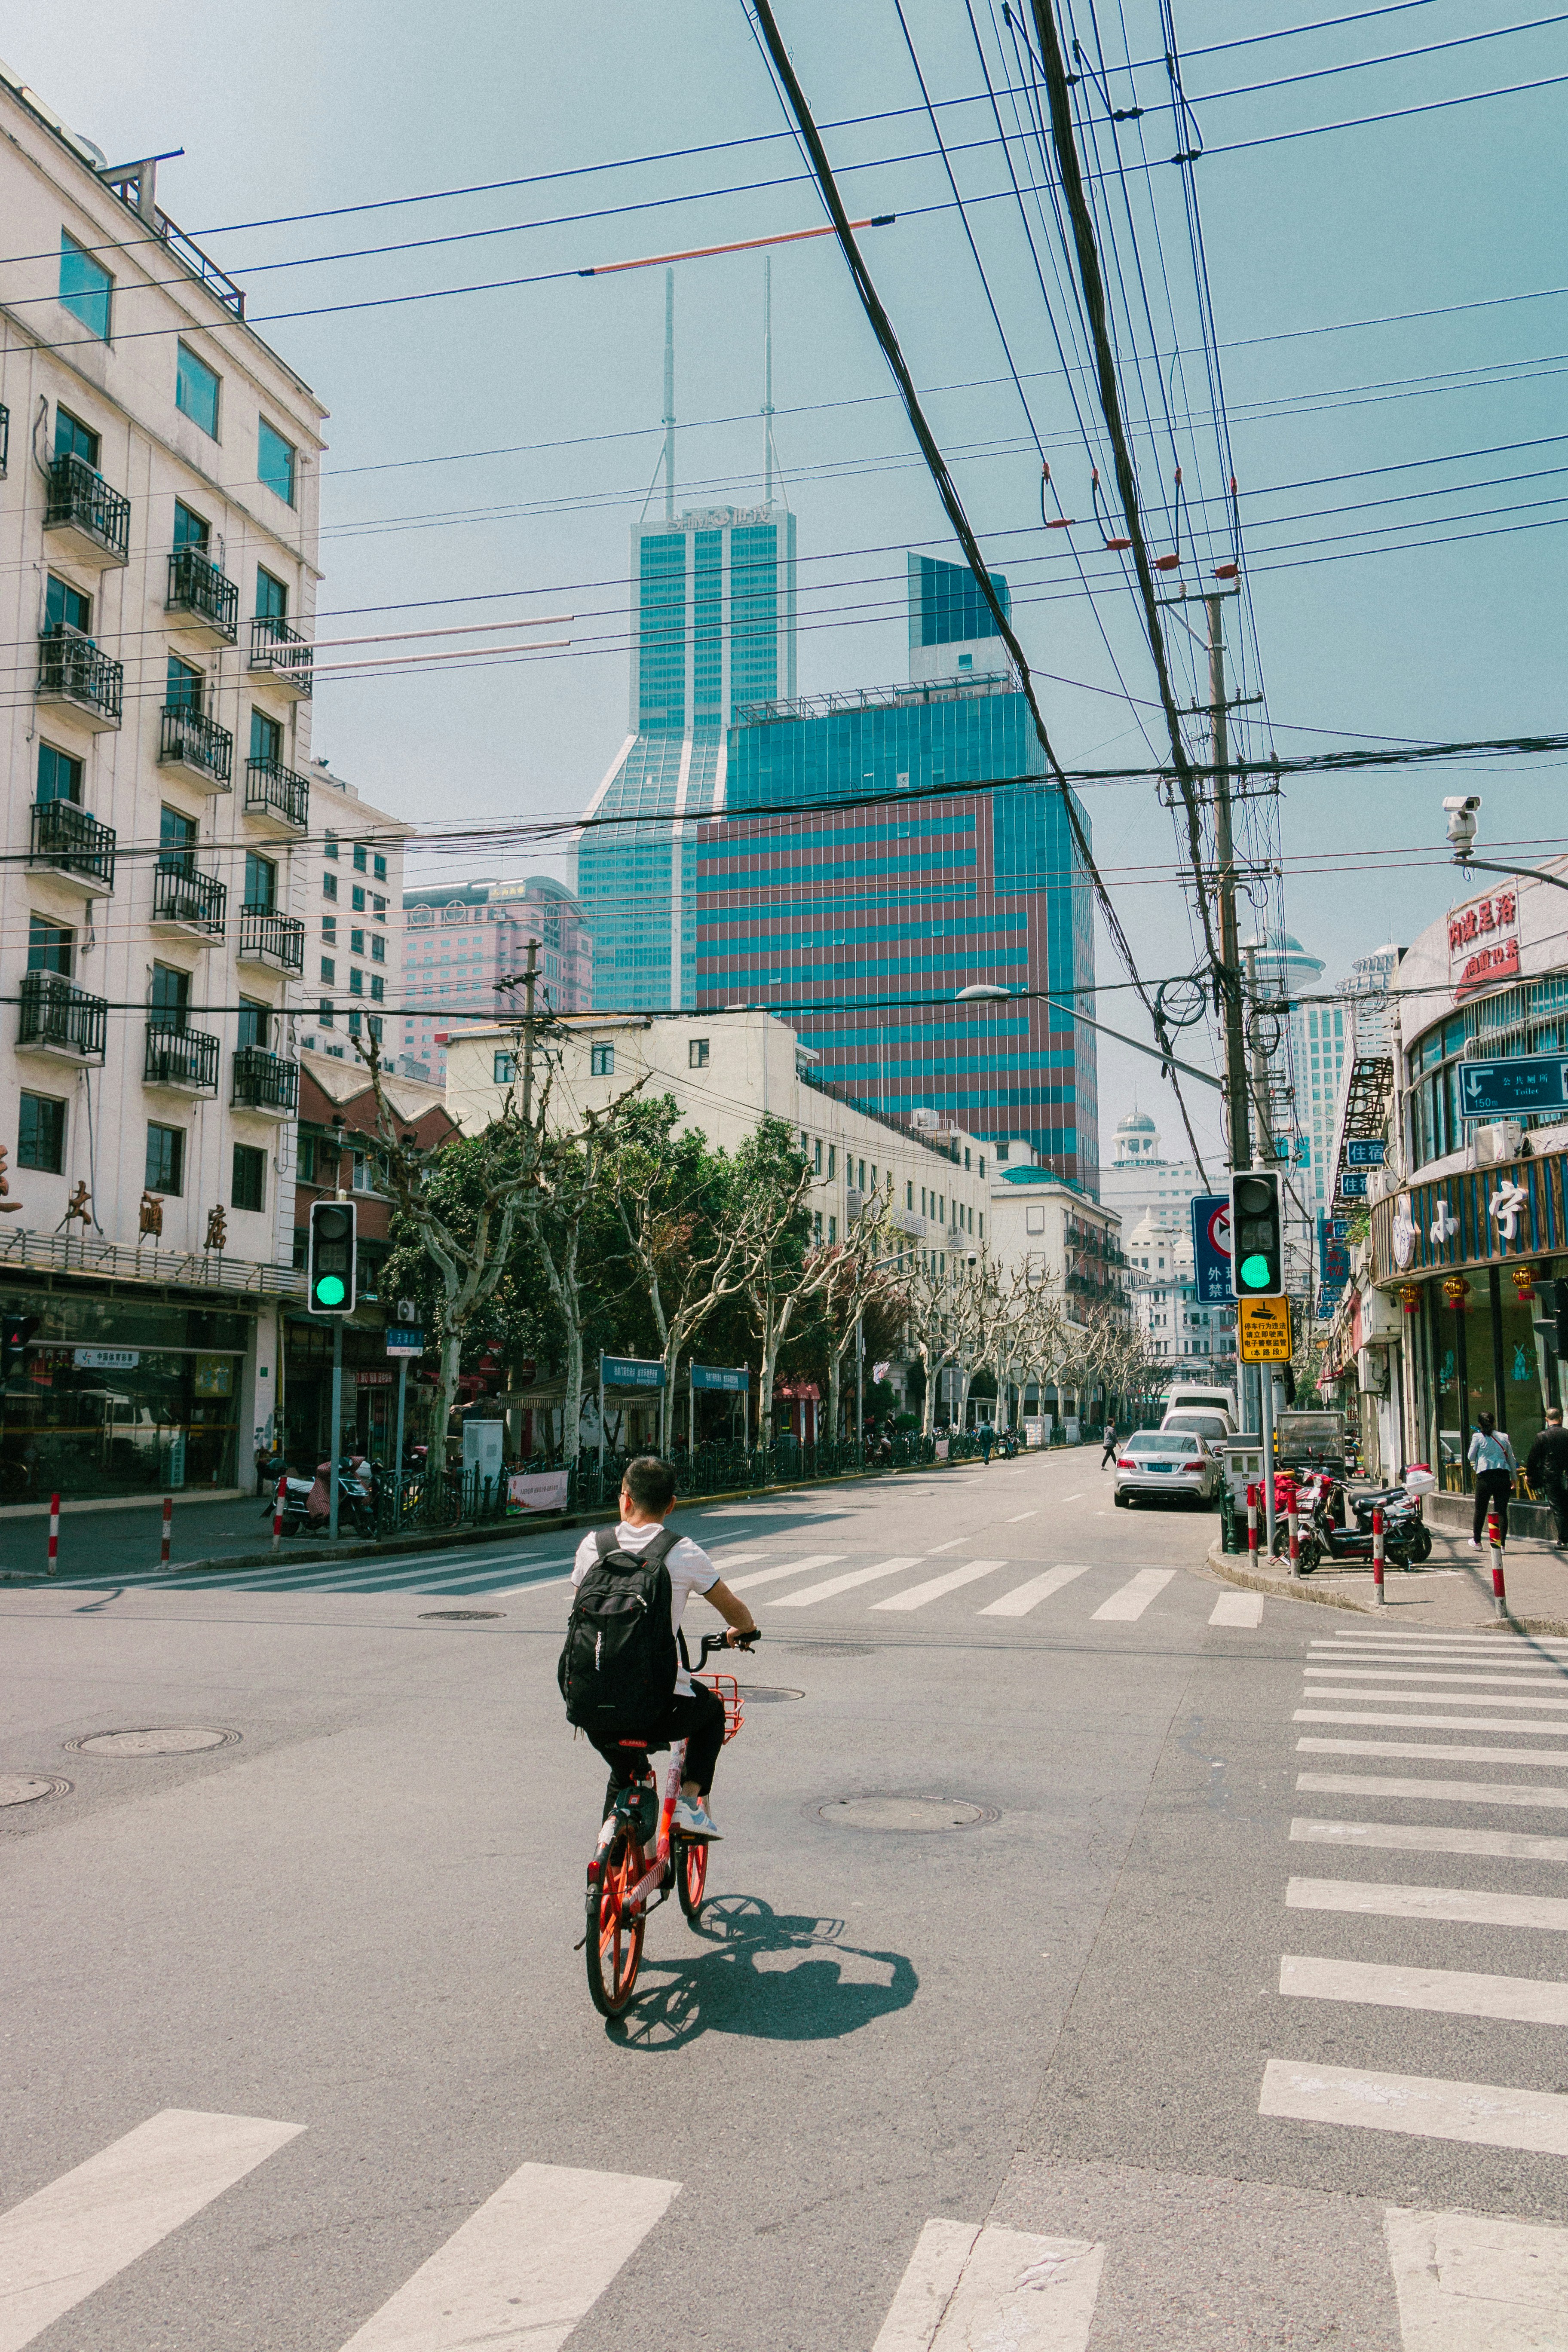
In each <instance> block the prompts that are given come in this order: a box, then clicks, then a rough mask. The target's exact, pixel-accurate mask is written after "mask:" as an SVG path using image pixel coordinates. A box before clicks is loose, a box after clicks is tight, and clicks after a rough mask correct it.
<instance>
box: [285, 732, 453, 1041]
mask: <svg viewBox="0 0 1568 2352" xmlns="http://www.w3.org/2000/svg"><path fill="white" fill-rule="evenodd" d="M415 829H416V828H415V827H414V826H413V825H411V824H405V822H404V821H403V819H402V818H401V817H395V816H389V815H388V814H387V813H386V811H385V810H384V809H378V808H373V807H372V806H371V804H370V803H369V802H368V801H367V800H364V799H363V798H362V796H361V793H360V789H359V786H358V785H357V784H351V783H346V782H344V780H343V778H342V776H334V775H333V773H332V772H331V769H330V768H329V767H328V765H327V763H326V761H324V760H318V761H315V762H314V763H313V764H312V766H311V769H310V841H309V843H308V844H307V845H305V847H304V848H303V849H302V851H301V853H300V875H299V883H300V906H301V908H303V910H304V920H305V974H304V979H305V990H306V996H307V1004H306V1009H305V1010H304V1012H303V1013H301V1015H300V1033H301V1034H300V1045H302V1046H303V1047H304V1048H305V1050H306V1052H307V1053H321V1054H330V1055H332V1057H333V1058H334V1060H337V1061H342V1060H344V1059H345V1058H349V1057H353V1041H354V1040H355V1039H356V1038H357V1039H360V1040H362V1041H366V1042H368V1040H369V1039H370V1038H372V1037H374V1039H375V1040H376V1042H377V1043H378V1044H379V1045H381V1047H382V1050H383V1052H384V1055H385V1056H386V1059H387V1062H388V1065H389V1066H391V1067H393V1068H395V1069H396V1070H398V1071H399V1072H400V1073H401V1075H402V1076H405V1077H411V1078H427V1077H428V1076H429V1071H428V1069H427V1068H426V1067H425V1066H422V1065H419V1064H417V1063H416V1062H414V1061H413V1060H412V1058H411V1057H410V1056H409V1055H407V1054H402V1055H400V1054H399V1052H398V1045H399V1041H400V1037H401V1034H402V1027H403V1024H402V1021H401V1019H400V1018H399V1014H398V1009H397V1008H398V1004H399V1000H400V997H401V994H402V987H403V981H402V972H403V858H404V845H405V842H406V841H407V840H408V838H409V836H410V835H411V834H413V832H414V831H415ZM389 1006H390V1007H391V1008H392V1011H391V1013H388V1009H387V1008H388V1007H389ZM312 1008H313V1009H312ZM354 1058H357V1057H354Z"/></svg>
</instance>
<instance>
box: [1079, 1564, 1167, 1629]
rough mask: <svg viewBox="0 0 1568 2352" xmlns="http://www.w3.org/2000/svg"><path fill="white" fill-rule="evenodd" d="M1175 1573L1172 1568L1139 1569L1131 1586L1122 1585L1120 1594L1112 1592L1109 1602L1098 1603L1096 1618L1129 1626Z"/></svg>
mask: <svg viewBox="0 0 1568 2352" xmlns="http://www.w3.org/2000/svg"><path fill="white" fill-rule="evenodd" d="M1175 1573H1176V1571H1175V1570H1174V1569H1173V1568H1141V1569H1140V1570H1139V1571H1138V1573H1137V1575H1136V1576H1135V1577H1134V1578H1133V1579H1132V1581H1131V1584H1124V1585H1123V1586H1122V1588H1121V1591H1120V1592H1113V1593H1112V1594H1111V1596H1110V1600H1109V1601H1101V1602H1100V1607H1099V1608H1098V1609H1097V1610H1096V1611H1095V1612H1094V1613H1095V1615H1096V1617H1100V1618H1104V1619H1107V1620H1108V1621H1109V1622H1111V1623H1113V1624H1117V1625H1130V1624H1131V1622H1132V1621H1133V1620H1134V1618H1137V1617H1142V1614H1143V1612H1144V1611H1145V1609H1147V1607H1148V1606H1149V1603H1150V1602H1151V1601H1152V1600H1153V1598H1154V1596H1155V1594H1156V1593H1157V1592H1163V1591H1164V1590H1165V1587H1166V1585H1167V1584H1169V1583H1170V1581H1171V1580H1172V1578H1173V1576H1174V1575H1175Z"/></svg>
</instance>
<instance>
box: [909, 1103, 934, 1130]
mask: <svg viewBox="0 0 1568 2352" xmlns="http://www.w3.org/2000/svg"><path fill="white" fill-rule="evenodd" d="M938 1124H939V1121H938V1119H937V1115H936V1113H935V1111H934V1110H928V1109H927V1108H925V1106H924V1105H923V1104H917V1106H916V1108H914V1109H913V1110H912V1111H910V1126H911V1127H912V1128H913V1129H914V1131H915V1133H916V1134H917V1135H934V1134H935V1133H936V1130H937V1127H938Z"/></svg>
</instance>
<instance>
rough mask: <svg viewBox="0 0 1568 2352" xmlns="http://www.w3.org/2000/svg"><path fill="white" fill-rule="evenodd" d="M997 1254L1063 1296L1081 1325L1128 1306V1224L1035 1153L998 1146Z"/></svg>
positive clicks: (1021, 1146) (1022, 1146) (994, 1188)
mask: <svg viewBox="0 0 1568 2352" xmlns="http://www.w3.org/2000/svg"><path fill="white" fill-rule="evenodd" d="M991 1231H992V1235H993V1240H992V1253H993V1255H994V1256H995V1257H996V1258H997V1259H998V1260H999V1261H1000V1263H1001V1264H1002V1265H1005V1266H1022V1267H1024V1269H1025V1270H1026V1273H1027V1274H1028V1276H1029V1277H1030V1279H1031V1280H1033V1281H1036V1282H1048V1283H1049V1284H1051V1285H1052V1286H1053V1287H1054V1288H1056V1289H1058V1290H1059V1291H1060V1293H1061V1295H1062V1299H1063V1303H1064V1304H1065V1306H1066V1307H1067V1310H1068V1316H1069V1317H1070V1318H1071V1319H1072V1320H1073V1321H1075V1322H1081V1321H1082V1320H1083V1319H1084V1315H1085V1313H1086V1311H1087V1310H1088V1309H1089V1308H1090V1307H1098V1306H1101V1305H1104V1304H1110V1305H1111V1306H1115V1307H1121V1305H1122V1304H1123V1303H1124V1302H1125V1298H1126V1276H1125V1273H1124V1271H1123V1269H1124V1266H1125V1264H1126V1261H1125V1259H1124V1257H1123V1256H1122V1253H1121V1218H1120V1217H1119V1216H1118V1215H1117V1213H1116V1212H1115V1210H1114V1209H1107V1208H1102V1207H1101V1205H1100V1202H1098V1201H1091V1200H1090V1199H1089V1195H1088V1193H1087V1192H1080V1191H1079V1188H1078V1186H1077V1185H1076V1184H1068V1183H1065V1182H1064V1181H1063V1180H1062V1179H1061V1177H1059V1176H1058V1174H1057V1172H1056V1171H1055V1170H1054V1169H1052V1168H1047V1167H1046V1166H1045V1165H1044V1164H1043V1163H1042V1161H1041V1160H1040V1158H1039V1155H1038V1154H1037V1152H1036V1151H1035V1150H1034V1148H1033V1146H1032V1145H1030V1144H1027V1143H1025V1142H1022V1141H1019V1140H1017V1139H1014V1140H1012V1141H1008V1140H1007V1139H1005V1138H1004V1139H999V1140H998V1141H997V1142H996V1144H995V1145H994V1147H993V1151H992V1167H991Z"/></svg>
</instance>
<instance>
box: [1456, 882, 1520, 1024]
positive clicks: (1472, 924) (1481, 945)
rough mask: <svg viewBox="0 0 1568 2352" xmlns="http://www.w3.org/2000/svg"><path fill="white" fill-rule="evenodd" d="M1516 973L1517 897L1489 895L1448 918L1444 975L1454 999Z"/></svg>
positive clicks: (1508, 891) (1502, 893) (1507, 893)
mask: <svg viewBox="0 0 1568 2352" xmlns="http://www.w3.org/2000/svg"><path fill="white" fill-rule="evenodd" d="M1518 970H1519V893H1518V891H1517V890H1516V889H1514V888H1512V887H1509V888H1508V889H1506V890H1491V891H1489V892H1488V893H1487V894H1486V896H1485V897H1484V898H1472V899H1471V900H1470V901H1469V903H1468V905H1467V906H1463V907H1455V908H1452V910H1451V911H1450V913H1449V916H1448V975H1449V979H1450V981H1451V982H1452V984H1453V989H1454V994H1455V996H1456V997H1461V996H1469V995H1471V994H1473V993H1474V992H1475V991H1476V990H1477V989H1478V988H1484V987H1487V986H1489V984H1490V983H1491V982H1493V981H1495V980H1498V979H1506V978H1507V977H1508V976H1509V974H1510V973H1512V972H1517V971H1518Z"/></svg>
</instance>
